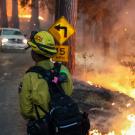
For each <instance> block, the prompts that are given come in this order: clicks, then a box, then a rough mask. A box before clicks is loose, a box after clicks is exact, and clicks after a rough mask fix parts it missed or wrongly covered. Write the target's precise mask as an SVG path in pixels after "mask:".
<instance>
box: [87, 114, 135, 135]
mask: <svg viewBox="0 0 135 135" xmlns="http://www.w3.org/2000/svg"><path fill="white" fill-rule="evenodd" d="M127 120H128V121H129V122H130V123H129V124H127V127H125V129H122V130H121V133H120V134H117V133H115V131H111V132H109V133H107V134H104V135H135V115H134V114H130V115H128V116H127ZM89 135H103V134H102V133H101V132H100V131H98V130H97V129H94V130H92V131H90V132H89Z"/></svg>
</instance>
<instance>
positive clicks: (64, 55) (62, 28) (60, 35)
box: [49, 16, 75, 62]
mask: <svg viewBox="0 0 135 135" xmlns="http://www.w3.org/2000/svg"><path fill="white" fill-rule="evenodd" d="M49 32H50V33H51V34H52V35H53V37H54V38H55V39H56V40H57V41H58V43H59V44H60V45H57V47H56V48H57V51H58V53H57V55H56V56H55V57H53V60H55V61H61V62H68V55H69V46H67V45H62V44H63V43H64V42H65V41H67V40H68V39H69V38H70V37H71V36H72V35H73V34H74V33H75V30H74V28H73V27H72V26H71V24H70V23H69V22H68V21H67V19H66V18H65V17H64V16H62V17H61V18H59V19H58V20H57V21H56V22H55V23H54V24H53V25H52V26H51V27H50V28H49Z"/></svg>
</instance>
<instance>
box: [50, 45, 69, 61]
mask: <svg viewBox="0 0 135 135" xmlns="http://www.w3.org/2000/svg"><path fill="white" fill-rule="evenodd" d="M56 48H57V51H58V53H57V55H56V56H54V57H53V58H52V60H54V61H59V62H68V53H69V46H64V45H57V46H56Z"/></svg>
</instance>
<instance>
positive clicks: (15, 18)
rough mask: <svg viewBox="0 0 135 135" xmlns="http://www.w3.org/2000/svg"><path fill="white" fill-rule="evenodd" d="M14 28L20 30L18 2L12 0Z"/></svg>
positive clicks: (12, 22)
mask: <svg viewBox="0 0 135 135" xmlns="http://www.w3.org/2000/svg"><path fill="white" fill-rule="evenodd" d="M11 24H12V27H14V28H19V17H18V0H12V19H11Z"/></svg>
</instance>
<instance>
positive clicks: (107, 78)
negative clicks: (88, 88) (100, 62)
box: [84, 63, 135, 98]
mask: <svg viewBox="0 0 135 135" xmlns="http://www.w3.org/2000/svg"><path fill="white" fill-rule="evenodd" d="M105 66H106V65H105ZM84 79H85V80H86V81H87V82H88V83H89V84H90V85H95V86H97V87H104V88H107V89H110V90H115V91H119V92H120V93H124V94H126V95H128V96H130V97H132V98H135V76H134V74H133V72H132V71H131V69H130V67H125V66H122V65H120V64H115V63H113V65H112V66H109V67H107V68H106V69H103V70H101V71H93V72H89V73H87V76H86V75H85V78H84Z"/></svg>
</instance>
